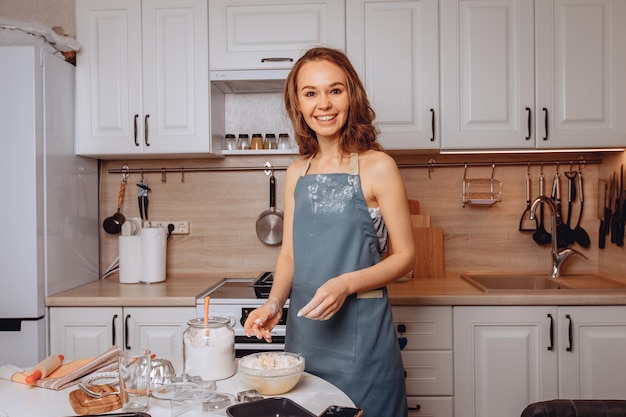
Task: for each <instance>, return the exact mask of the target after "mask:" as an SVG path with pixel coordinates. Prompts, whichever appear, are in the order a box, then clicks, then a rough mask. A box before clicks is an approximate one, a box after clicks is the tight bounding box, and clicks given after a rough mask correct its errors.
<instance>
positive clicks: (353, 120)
mask: <svg viewBox="0 0 626 417" xmlns="http://www.w3.org/2000/svg"><path fill="white" fill-rule="evenodd" d="M323 60H326V61H328V62H331V63H333V64H335V65H337V66H338V67H339V68H341V69H342V70H343V72H344V74H345V75H346V84H347V89H348V97H349V99H350V107H349V109H348V118H347V119H346V123H345V124H344V125H343V127H342V128H341V133H340V134H341V138H340V141H339V150H340V151H341V152H342V153H344V154H349V153H352V152H364V151H367V150H370V149H375V150H382V149H383V148H382V146H381V145H380V143H378V142H377V137H378V129H377V128H376V126H374V119H375V117H376V113H375V112H374V109H372V106H371V105H370V102H369V100H368V98H367V93H366V92H365V88H363V84H362V83H361V80H360V78H359V76H358V74H357V72H356V71H355V69H354V67H353V66H352V63H351V62H350V60H349V59H348V57H347V56H346V55H345V54H344V53H343V52H341V51H339V50H337V49H332V48H324V47H317V48H312V49H309V50H308V51H307V52H306V53H305V54H304V55H303V56H302V57H301V58H300V59H299V60H298V61H297V62H296V63H295V65H294V66H293V68H292V69H291V71H290V72H289V75H288V76H287V80H286V82H285V88H284V91H283V98H284V101H285V109H286V110H287V115H288V116H289V118H290V119H291V123H292V124H293V129H294V135H295V140H296V142H297V143H298V146H299V148H300V155H313V154H314V153H316V152H317V151H318V149H319V144H318V142H317V135H316V134H315V132H314V131H313V129H311V128H310V127H309V125H308V124H307V123H306V121H305V120H304V116H303V115H302V112H301V111H300V107H299V105H298V85H297V78H298V73H299V72H300V69H301V68H302V66H303V65H304V64H306V63H309V62H312V61H323Z"/></svg>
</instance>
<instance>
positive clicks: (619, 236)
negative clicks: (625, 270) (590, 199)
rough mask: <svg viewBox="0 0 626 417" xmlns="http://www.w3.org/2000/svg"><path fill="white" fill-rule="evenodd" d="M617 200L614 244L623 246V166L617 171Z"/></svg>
mask: <svg viewBox="0 0 626 417" xmlns="http://www.w3.org/2000/svg"><path fill="white" fill-rule="evenodd" d="M618 193H619V194H618V195H619V200H618V202H617V203H616V204H615V212H616V213H615V215H616V216H617V226H615V231H616V236H615V243H616V244H617V246H624V164H622V165H621V166H620V169H619V191H618Z"/></svg>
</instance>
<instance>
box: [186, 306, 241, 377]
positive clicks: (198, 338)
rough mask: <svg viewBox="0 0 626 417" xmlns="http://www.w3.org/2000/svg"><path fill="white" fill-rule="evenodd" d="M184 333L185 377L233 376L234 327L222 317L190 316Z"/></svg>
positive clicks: (234, 367) (234, 368)
mask: <svg viewBox="0 0 626 417" xmlns="http://www.w3.org/2000/svg"><path fill="white" fill-rule="evenodd" d="M187 324H188V327H187V329H186V330H185V332H184V333H183V347H184V350H183V359H184V371H183V380H184V381H192V382H202V381H217V380H221V379H226V378H229V377H231V376H232V375H233V374H234V373H235V370H236V366H235V331H234V330H233V328H232V327H231V326H230V325H229V321H228V319H226V318H223V317H209V318H208V321H207V323H205V322H204V318H202V317H201V318H196V319H191V320H189V322H187Z"/></svg>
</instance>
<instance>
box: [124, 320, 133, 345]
mask: <svg viewBox="0 0 626 417" xmlns="http://www.w3.org/2000/svg"><path fill="white" fill-rule="evenodd" d="M128 319H130V314H127V315H126V319H125V320H124V345H125V346H126V350H130V349H131V347H130V346H128V327H129V326H128Z"/></svg>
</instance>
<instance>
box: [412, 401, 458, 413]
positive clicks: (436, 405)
mask: <svg viewBox="0 0 626 417" xmlns="http://www.w3.org/2000/svg"><path fill="white" fill-rule="evenodd" d="M407 401H408V403H409V417H417V416H420V417H426V416H428V417H431V416H432V417H452V416H453V413H454V409H453V401H452V397H407ZM416 408H417V410H416Z"/></svg>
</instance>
